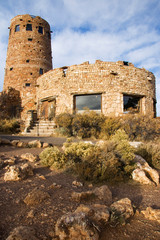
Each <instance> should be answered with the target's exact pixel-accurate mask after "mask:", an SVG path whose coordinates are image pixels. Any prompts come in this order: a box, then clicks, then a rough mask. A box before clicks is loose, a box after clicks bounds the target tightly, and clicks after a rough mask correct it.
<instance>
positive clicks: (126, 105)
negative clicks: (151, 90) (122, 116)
mask: <svg viewBox="0 0 160 240" xmlns="http://www.w3.org/2000/svg"><path fill="white" fill-rule="evenodd" d="M140 100H141V97H138V96H134V95H123V111H124V113H139V112H140V110H141V109H140Z"/></svg>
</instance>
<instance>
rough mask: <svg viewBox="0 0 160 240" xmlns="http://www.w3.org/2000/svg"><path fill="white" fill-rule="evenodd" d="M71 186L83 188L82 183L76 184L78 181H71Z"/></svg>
mask: <svg viewBox="0 0 160 240" xmlns="http://www.w3.org/2000/svg"><path fill="white" fill-rule="evenodd" d="M72 186H73V187H83V183H82V182H78V181H73V182H72Z"/></svg>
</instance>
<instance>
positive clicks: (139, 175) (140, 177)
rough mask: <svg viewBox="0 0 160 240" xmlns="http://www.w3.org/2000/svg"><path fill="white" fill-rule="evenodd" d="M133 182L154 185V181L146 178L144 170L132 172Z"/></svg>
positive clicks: (137, 169)
mask: <svg viewBox="0 0 160 240" xmlns="http://www.w3.org/2000/svg"><path fill="white" fill-rule="evenodd" d="M132 178H133V180H135V181H137V182H139V183H141V184H148V185H152V181H151V180H150V179H149V178H148V177H147V176H146V174H145V172H144V171H143V170H142V169H139V168H136V169H135V170H134V171H133V172H132Z"/></svg>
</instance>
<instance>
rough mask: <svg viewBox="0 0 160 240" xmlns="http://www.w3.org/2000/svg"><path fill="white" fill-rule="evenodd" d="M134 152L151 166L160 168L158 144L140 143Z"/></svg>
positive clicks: (159, 146)
mask: <svg viewBox="0 0 160 240" xmlns="http://www.w3.org/2000/svg"><path fill="white" fill-rule="evenodd" d="M136 154H137V155H140V156H141V157H143V158H144V159H145V160H146V161H147V162H148V164H149V165H150V166H151V167H154V168H157V169H160V145H156V144H152V143H148V144H142V145H140V146H139V147H138V148H137V150H136Z"/></svg>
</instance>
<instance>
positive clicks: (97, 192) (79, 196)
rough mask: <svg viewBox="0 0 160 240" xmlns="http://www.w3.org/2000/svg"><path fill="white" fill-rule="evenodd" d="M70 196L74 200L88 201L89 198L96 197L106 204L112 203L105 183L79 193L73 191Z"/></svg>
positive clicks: (110, 194)
mask: <svg viewBox="0 0 160 240" xmlns="http://www.w3.org/2000/svg"><path fill="white" fill-rule="evenodd" d="M71 196H72V199H73V200H75V201H89V200H93V199H97V200H100V201H101V202H103V203H105V204H106V205H110V204H111V203H112V193H111V191H110V190H109V188H108V187H107V186H106V185H104V186H101V187H96V188H95V189H94V190H92V191H86V192H80V193H79V192H73V193H72V195H71Z"/></svg>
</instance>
